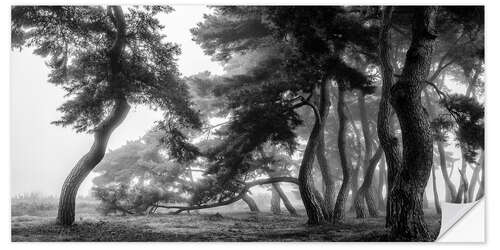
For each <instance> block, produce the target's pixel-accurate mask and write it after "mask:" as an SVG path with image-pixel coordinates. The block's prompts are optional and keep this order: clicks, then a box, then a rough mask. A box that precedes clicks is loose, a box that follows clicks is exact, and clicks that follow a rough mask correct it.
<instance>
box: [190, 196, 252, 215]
mask: <svg viewBox="0 0 500 250" xmlns="http://www.w3.org/2000/svg"><path fill="white" fill-rule="evenodd" d="M241 199H242V200H243V201H244V202H245V203H246V204H247V205H248V208H249V209H250V211H251V212H260V210H259V207H258V206H257V203H255V201H254V200H253V199H252V197H250V196H249V195H248V194H245V195H243V197H242V198H241ZM196 211H197V210H196Z"/></svg>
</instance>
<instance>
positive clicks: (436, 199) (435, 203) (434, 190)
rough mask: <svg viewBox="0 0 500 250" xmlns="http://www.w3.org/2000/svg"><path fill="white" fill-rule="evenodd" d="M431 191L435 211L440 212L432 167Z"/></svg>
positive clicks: (434, 171) (434, 173)
mask: <svg viewBox="0 0 500 250" xmlns="http://www.w3.org/2000/svg"><path fill="white" fill-rule="evenodd" d="M432 192H433V193H434V206H435V207H436V213H438V214H441V204H440V203H439V195H438V190H437V184H436V170H435V169H434V167H433V168H432Z"/></svg>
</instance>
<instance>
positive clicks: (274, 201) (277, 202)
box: [271, 185, 281, 214]
mask: <svg viewBox="0 0 500 250" xmlns="http://www.w3.org/2000/svg"><path fill="white" fill-rule="evenodd" d="M271 212H272V213H273V214H281V199H280V195H279V193H278V191H276V188H275V187H274V185H272V186H271Z"/></svg>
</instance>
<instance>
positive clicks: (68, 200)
mask: <svg viewBox="0 0 500 250" xmlns="http://www.w3.org/2000/svg"><path fill="white" fill-rule="evenodd" d="M129 110H130V106H129V105H128V104H127V101H126V100H123V99H122V100H116V101H115V106H114V108H113V111H112V112H111V114H110V115H109V116H108V117H107V118H106V120H104V121H103V122H102V124H101V125H100V126H99V127H98V128H97V129H95V131H94V143H93V144H92V147H91V148H90V151H89V152H88V153H87V154H85V155H84V156H83V157H82V158H81V159H80V160H79V161H78V163H77V164H76V165H75V167H74V168H73V169H72V170H71V172H70V173H69V175H68V177H66V180H65V181H64V184H63V186H62V189H61V195H60V197H59V210H58V212H57V223H58V224H61V225H71V224H73V222H74V221H75V200H76V194H77V192H78V188H79V187H80V185H81V184H82V182H83V180H85V178H86V177H87V176H88V174H89V173H90V172H91V171H92V169H94V167H95V166H96V165H97V164H98V163H99V162H100V161H101V160H102V158H103V157H104V154H105V152H106V147H107V144H108V140H109V137H110V136H111V133H113V131H114V130H115V128H116V127H118V126H119V125H120V124H121V123H122V121H123V120H124V119H125V117H126V116H127V114H128V111H129Z"/></svg>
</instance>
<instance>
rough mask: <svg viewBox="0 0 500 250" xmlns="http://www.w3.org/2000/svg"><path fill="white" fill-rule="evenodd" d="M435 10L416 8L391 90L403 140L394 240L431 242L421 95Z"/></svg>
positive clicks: (427, 136)
mask: <svg viewBox="0 0 500 250" xmlns="http://www.w3.org/2000/svg"><path fill="white" fill-rule="evenodd" d="M436 12H437V8H436V7H415V8H414V22H413V29H412V34H413V35H412V43H411V45H410V48H409V49H408V52H407V54H406V61H405V66H404V68H403V73H402V75H401V78H400V79H399V80H398V82H397V83H396V84H395V85H394V86H393V87H392V88H391V104H392V106H393V108H394V109H395V111H396V114H397V116H398V119H399V124H400V127H401V132H402V138H403V161H402V165H401V170H400V171H399V174H398V177H397V179H396V181H395V183H394V186H393V188H392V192H391V194H390V197H389V199H390V200H391V201H392V207H391V209H392V210H393V211H392V212H393V215H392V216H393V223H392V227H391V233H392V235H393V237H395V238H396V239H404V240H410V241H415V240H416V241H423V240H425V241H426V240H432V239H431V235H430V233H429V230H428V227H427V225H426V223H425V221H424V213H423V209H422V198H423V192H424V191H425V187H426V184H427V181H428V180H429V177H430V173H431V169H432V162H433V159H432V158H433V153H432V150H433V146H432V144H433V138H432V131H431V126H430V121H429V119H428V116H427V111H426V110H425V109H424V107H423V106H422V102H421V93H422V90H423V88H424V87H425V86H426V80H427V76H428V74H429V69H430V64H431V59H432V54H433V50H434V43H435V39H436V37H437V36H436V33H435V31H436V30H435V21H436Z"/></svg>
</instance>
